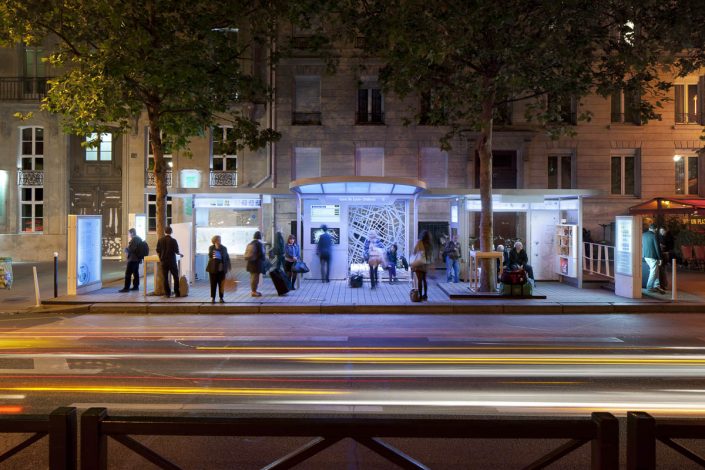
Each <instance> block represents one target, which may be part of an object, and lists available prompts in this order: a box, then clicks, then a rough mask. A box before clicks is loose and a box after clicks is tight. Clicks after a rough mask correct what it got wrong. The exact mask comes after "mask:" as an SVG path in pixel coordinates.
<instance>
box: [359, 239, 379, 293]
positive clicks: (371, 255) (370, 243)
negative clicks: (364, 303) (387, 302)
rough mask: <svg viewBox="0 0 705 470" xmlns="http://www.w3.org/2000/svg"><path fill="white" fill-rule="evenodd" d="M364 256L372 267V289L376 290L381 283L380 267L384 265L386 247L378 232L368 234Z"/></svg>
mask: <svg viewBox="0 0 705 470" xmlns="http://www.w3.org/2000/svg"><path fill="white" fill-rule="evenodd" d="M363 256H364V258H365V261H367V264H368V265H369V267H370V287H371V288H372V289H374V288H376V287H377V283H378V282H379V277H378V273H379V266H380V265H383V264H384V245H383V244H382V240H380V239H379V237H378V236H377V231H376V230H370V232H369V233H368V234H367V240H365V246H364V253H363Z"/></svg>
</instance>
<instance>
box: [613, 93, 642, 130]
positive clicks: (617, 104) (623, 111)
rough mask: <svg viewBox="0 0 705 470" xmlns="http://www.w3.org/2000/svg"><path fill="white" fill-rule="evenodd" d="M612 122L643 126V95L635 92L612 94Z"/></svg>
mask: <svg viewBox="0 0 705 470" xmlns="http://www.w3.org/2000/svg"><path fill="white" fill-rule="evenodd" d="M611 100H612V101H611V122H614V123H620V122H621V123H631V124H641V113H640V112H639V108H640V106H641V95H640V94H639V93H638V92H637V91H635V90H618V91H616V92H614V93H612V99H611Z"/></svg>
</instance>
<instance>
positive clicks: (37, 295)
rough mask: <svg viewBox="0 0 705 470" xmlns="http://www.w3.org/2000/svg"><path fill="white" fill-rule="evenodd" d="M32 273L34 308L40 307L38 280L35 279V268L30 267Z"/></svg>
mask: <svg viewBox="0 0 705 470" xmlns="http://www.w3.org/2000/svg"><path fill="white" fill-rule="evenodd" d="M32 272H33V273H34V299H35V301H36V303H35V304H34V306H35V307H39V306H41V305H42V302H41V299H40V298H39V279H37V267H36V266H32Z"/></svg>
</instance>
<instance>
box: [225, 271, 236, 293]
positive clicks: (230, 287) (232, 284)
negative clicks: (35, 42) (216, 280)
mask: <svg viewBox="0 0 705 470" xmlns="http://www.w3.org/2000/svg"><path fill="white" fill-rule="evenodd" d="M223 289H224V290H226V291H234V290H236V289H237V280H236V279H235V276H234V275H231V274H230V273H228V274H226V275H225V279H223Z"/></svg>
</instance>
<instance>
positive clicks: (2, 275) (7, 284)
mask: <svg viewBox="0 0 705 470" xmlns="http://www.w3.org/2000/svg"><path fill="white" fill-rule="evenodd" d="M12 279H13V277H12V258H0V289H10V288H11V287H12Z"/></svg>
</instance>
